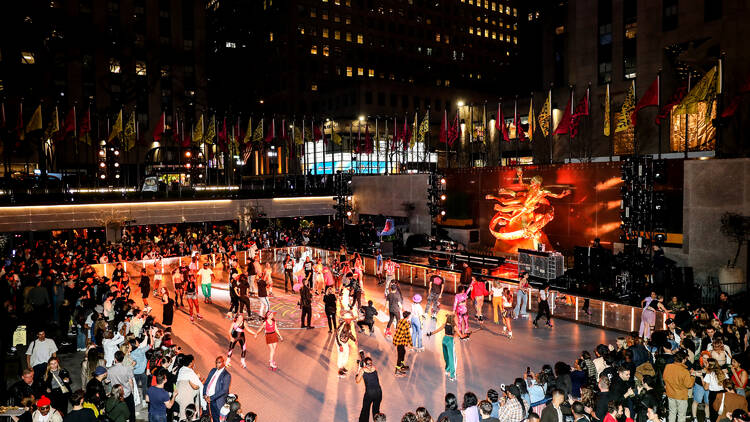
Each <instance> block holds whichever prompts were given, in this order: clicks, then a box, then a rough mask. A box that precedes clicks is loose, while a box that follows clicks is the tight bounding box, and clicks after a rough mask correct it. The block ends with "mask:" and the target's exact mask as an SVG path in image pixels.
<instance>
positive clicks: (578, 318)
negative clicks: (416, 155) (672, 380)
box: [91, 246, 669, 332]
mask: <svg viewBox="0 0 750 422" xmlns="http://www.w3.org/2000/svg"><path fill="white" fill-rule="evenodd" d="M248 253H249V251H247V250H243V251H236V252H235V255H236V256H237V260H238V261H239V262H240V263H241V265H242V266H243V267H244V266H246V265H247V259H248ZM290 253H291V254H292V256H294V257H300V256H303V255H306V254H309V255H310V256H311V258H312V259H313V260H314V259H317V258H322V259H323V262H329V261H330V260H332V259H333V258H334V257H338V253H339V252H338V251H332V250H327V249H321V248H315V247H310V246H290V247H282V248H266V249H261V250H258V251H257V254H258V255H259V257H260V263H261V264H265V263H266V262H268V261H271V262H272V265H273V266H274V273H276V274H278V273H279V272H281V271H282V268H281V264H282V262H283V260H284V258H285V257H286V256H287V254H290ZM219 255H220V254H201V255H197V256H198V262H199V266H202V265H203V263H204V262H208V263H209V264H210V265H211V266H212V267H216V266H217V265H218V264H219V263H220V262H221V257H220V256H219ZM190 261H191V257H186V256H181V257H169V258H162V259H160V260H158V259H147V260H138V261H123V262H122V264H123V269H124V270H125V271H126V272H127V273H128V274H129V275H130V279H131V289H136V288H137V277H140V272H141V270H142V269H143V268H145V269H146V274H147V275H148V276H149V277H151V279H152V280H153V276H154V274H155V272H154V269H155V264H157V263H158V265H159V266H160V267H161V268H160V269H161V270H162V274H168V273H171V272H172V271H173V270H175V269H176V268H178V267H179V266H180V265H188V264H189V263H190ZM362 261H363V267H364V268H363V269H364V273H365V274H367V275H371V276H375V275H376V273H377V268H376V259H375V258H373V257H369V256H362ZM394 262H396V263H397V264H398V265H399V267H398V268H397V269H396V277H395V278H396V279H397V280H398V281H399V283H402V284H410V285H415V286H422V287H427V277H428V275H430V274H432V273H433V272H437V273H438V274H440V275H441V276H442V277H443V279H444V280H445V289H444V293H453V294H455V293H456V290H457V288H458V285H459V281H460V279H461V273H460V272H459V271H454V270H449V269H442V268H436V267H432V266H428V265H421V264H415V263H411V262H406V261H399V260H394ZM91 266H92V267H93V268H94V270H95V271H96V273H97V274H98V275H99V276H106V277H109V278H111V277H112V272H113V271H114V269H115V266H116V263H106V264H92V265H91ZM479 277H481V278H482V279H485V280H487V281H490V282H492V283H494V284H496V285H499V286H500V287H508V288H510V289H511V290H512V291H513V292H514V297H515V296H516V293H515V292H516V290H517V289H518V283H517V282H514V281H512V280H509V279H505V278H498V277H493V276H486V275H481V276H479ZM550 296H552V300H551V301H550V302H549V304H550V311H551V312H552V315H553V316H554V317H555V318H560V319H564V320H569V321H574V322H578V323H581V324H585V325H589V326H593V327H597V328H605V329H609V330H615V331H620V332H632V331H638V329H639V327H640V319H641V312H642V309H641V308H638V307H633V306H630V305H624V304H620V303H615V302H609V301H605V300H600V299H592V298H587V297H584V296H578V295H574V294H570V293H566V292H551V295H550ZM586 301H588V310H589V313H588V314H587V313H586V312H585V311H584V305H585V304H586ZM538 302H539V289H537V288H535V287H533V286H532V287H531V288H529V289H528V291H527V306H526V308H527V313H529V314H530V315H529V318H531V317H532V316H533V315H531V314H535V313H536V312H537V311H538ZM667 318H669V316H668V314H666V313H663V312H657V316H656V326H657V327H661V328H662V329H666V320H667Z"/></svg>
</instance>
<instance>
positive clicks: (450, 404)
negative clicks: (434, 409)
mask: <svg viewBox="0 0 750 422" xmlns="http://www.w3.org/2000/svg"><path fill="white" fill-rule="evenodd" d="M437 420H438V422H440V421H448V422H463V421H464V416H463V414H461V411H460V410H458V400H457V399H456V396H455V395H454V394H453V393H448V394H446V395H445V411H443V413H441V414H440V415H438V418H437Z"/></svg>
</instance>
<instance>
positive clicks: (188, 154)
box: [185, 151, 193, 158]
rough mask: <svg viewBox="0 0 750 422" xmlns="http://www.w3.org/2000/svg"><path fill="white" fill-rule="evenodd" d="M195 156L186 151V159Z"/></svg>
mask: <svg viewBox="0 0 750 422" xmlns="http://www.w3.org/2000/svg"><path fill="white" fill-rule="evenodd" d="M192 155H193V153H192V152H190V151H185V157H187V158H190V157H191V156H192Z"/></svg>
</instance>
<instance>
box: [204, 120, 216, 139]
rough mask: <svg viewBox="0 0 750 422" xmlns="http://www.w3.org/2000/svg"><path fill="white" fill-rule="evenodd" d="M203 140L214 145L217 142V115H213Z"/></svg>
mask: <svg viewBox="0 0 750 422" xmlns="http://www.w3.org/2000/svg"><path fill="white" fill-rule="evenodd" d="M203 142H205V143H207V144H209V145H213V144H215V143H216V115H215V114H214V115H213V116H211V121H210V122H209V124H208V128H207V129H206V136H205V137H204V138H203Z"/></svg>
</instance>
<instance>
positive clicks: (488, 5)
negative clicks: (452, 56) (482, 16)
mask: <svg viewBox="0 0 750 422" xmlns="http://www.w3.org/2000/svg"><path fill="white" fill-rule="evenodd" d="M484 8H485V9H489V8H490V0H484Z"/></svg>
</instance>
